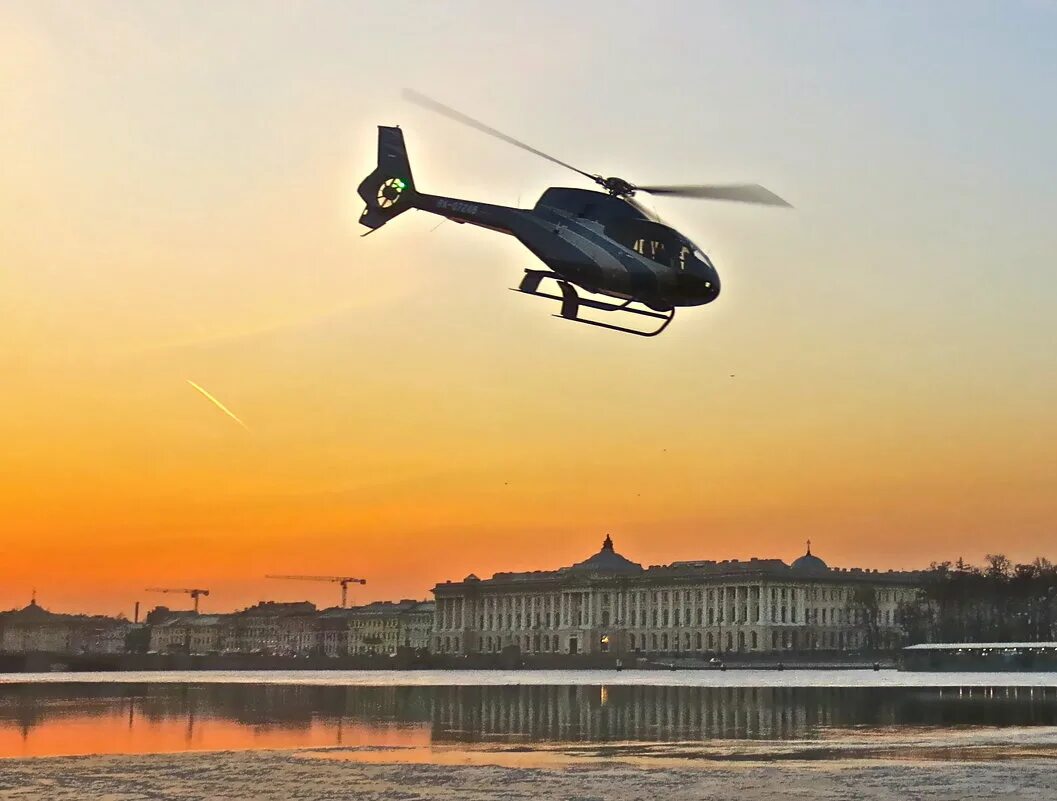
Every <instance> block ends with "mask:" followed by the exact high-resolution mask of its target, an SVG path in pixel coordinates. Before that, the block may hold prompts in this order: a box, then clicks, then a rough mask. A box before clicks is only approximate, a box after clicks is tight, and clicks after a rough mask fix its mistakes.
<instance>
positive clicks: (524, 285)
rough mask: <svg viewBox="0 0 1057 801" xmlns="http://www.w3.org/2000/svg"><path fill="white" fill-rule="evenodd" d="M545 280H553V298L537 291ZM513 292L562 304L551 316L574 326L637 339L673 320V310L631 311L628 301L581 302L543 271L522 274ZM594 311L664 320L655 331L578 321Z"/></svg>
mask: <svg viewBox="0 0 1057 801" xmlns="http://www.w3.org/2000/svg"><path fill="white" fill-rule="evenodd" d="M545 278H550V279H553V280H554V282H555V283H556V284H557V285H558V290H559V292H560V293H561V294H560V295H553V294H551V293H549V292H541V291H540V288H539V286H540V283H541V282H542V281H543V279H545ZM514 291H515V292H521V293H522V294H525V295H535V296H536V297H538V298H548V299H549V300H558V301H561V304H562V305H561V312H560V313H559V314H556V315H554V316H555V317H560V318H562V319H563V320H571V321H572V322H574V323H583V324H584V325H593V326H595V327H596V328H608V329H609V330H610V331H621V332H623V333H625V334H634V335H635V336H640V337H655V336H657V335H658V334H659V333H661V332H662V331H663V330H664V329H665V328H667V327H668V324H669V323H670V322H671V321H672V320H673V319H675V309H674V308H673V309H670V310H669V311H668V313H667V314H663V313H661V312H655V311H652V310H647V309H638V308H634V307H633V306H632V305H631V304H632V303H635V302H636V301H635V300H634V299H633V298H631V299H628V300H626V301H624V302H623V303H620V304H617V303H607V302H605V301H601V300H593V299H591V298H582V297H580V295H579V293H578V292H577V291H576V287H575V286H573V285H572V284H570V283H569V282H568V281H566V280H564V279H563V278H562V277H561V276H559V275H558V274H557V273H552V272H547V271H545V270H525V277H524V278H522V279H521V283H520V284H519V285H518V287H517V288H516V289H515V290H514ZM581 308H588V309H596V310H597V311H604V312H623V313H625V314H635V315H638V316H640V317H650V318H652V319H654V320H663V321H664V322H662V323H661V325H660V327H659V328H657V329H656V330H654V331H640V330H638V329H637V328H627V327H625V326H622V325H613V324H612V323H603V322H599V321H597V320H587V319H585V318H583V317H580V309H581Z"/></svg>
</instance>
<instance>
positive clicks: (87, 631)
mask: <svg viewBox="0 0 1057 801" xmlns="http://www.w3.org/2000/svg"><path fill="white" fill-rule="evenodd" d="M128 632H129V623H128V621H127V620H122V619H119V618H112V617H104V616H102V615H64V614H58V613H56V612H49V611H48V610H46V609H44V608H43V607H41V606H39V605H38V604H37V601H36V599H35V598H34V600H33V601H31V602H30V603H29V605H27V606H24V607H23V608H22V609H17V610H13V611H11V612H0V652H2V653H8V654H25V653H32V652H41V651H48V652H53V653H96V654H116V653H121V652H122V651H124V650H125V638H126V636H127V635H128Z"/></svg>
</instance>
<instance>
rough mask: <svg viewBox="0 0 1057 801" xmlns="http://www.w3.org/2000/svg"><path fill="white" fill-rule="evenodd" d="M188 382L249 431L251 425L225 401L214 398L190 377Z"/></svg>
mask: <svg viewBox="0 0 1057 801" xmlns="http://www.w3.org/2000/svg"><path fill="white" fill-rule="evenodd" d="M187 383H188V384H190V385H191V386H192V387H194V388H195V389H197V390H198V391H199V392H201V393H202V394H203V395H205V397H206V399H207V400H209V401H211V402H212V404H213V405H214V406H216V407H217V408H218V409H220V411H222V412H223V413H224V414H226V415H227V416H228V417H230V418H231V419H232V420H234V421H235V422H236V423H238V424H239V425H240V426H242V427H243V428H245V429H246V430H247V431H249V430H250V427H249V426H248V425H246V424H245V423H244V422H242V421H241V420H239V418H238V416H237V415H236V414H235V413H234V412H233V411H231V409H229V408H228V407H227V406H225V405H224V404H223V403H221V402H220V401H218V400H217V399H216V398H214V397H213V396H212V395H210V394H209V393H208V392H206V391H205V390H204V389H203V388H202V387H200V386H198V384H196V383H195V382H194V381H192V380H191V379H190V378H188V379H187Z"/></svg>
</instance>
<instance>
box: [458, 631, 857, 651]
mask: <svg viewBox="0 0 1057 801" xmlns="http://www.w3.org/2000/svg"><path fill="white" fill-rule="evenodd" d="M861 644H862V638H861V636H859V635H857V634H854V633H845V632H822V633H820V634H818V635H815V634H813V633H810V632H796V631H775V632H772V633H771V637H770V647H771V649H772V650H776V651H777V650H796V649H808V650H813V649H845V648H855V647H859V646H860V645H861ZM437 645H438V647H439V649H440V650H441V651H442V652H453V651H454V652H457V651H458V649H459V638H458V637H444V638H438V643H437ZM509 645H517V646H519V647H520V648H521V649H522V650H523V651H525V652H527V653H560V652H561V645H560V640H559V637H558V635H557V634H554V635H549V634H548V635H538V634H537V635H535V636H534V637H533V636H530V635H527V634H526V635H524V636H520V637H505V638H504V637H499V636H495V637H493V636H487V637H483V638H482V639H481V650H482V651H483V652H485V653H498V652H499V651H501V650H502V649H503V648H504V647H505V646H509ZM607 645H608V640H607V641H606V642H605V643H603V645H602V650H608V649H607V647H606V646H607ZM760 647H761V637H760V636H759V634H758V633H757V632H755V631H752V632H747V633H746V632H744V631H741V632H737V633H735V632H727V633H726V634H725V635H721V636H720V635H715V634H713V633H712V632H707V633H701V632H698V633H696V634H694V635H691V633H690V632H685V633H683V635H682V636H680V635H679V634H673V635H672V636H671V638H669V636H668V634H667V633H663V634H650V635H646V634H641V635H635V634H632V635H629V637H628V650H630V651H633V652H638V653H649V652H661V653H673V652H674V653H678V652H690V651H710V652H711V651H715V652H725V651H734V650H738V651H745V650H758V649H759V648H760Z"/></svg>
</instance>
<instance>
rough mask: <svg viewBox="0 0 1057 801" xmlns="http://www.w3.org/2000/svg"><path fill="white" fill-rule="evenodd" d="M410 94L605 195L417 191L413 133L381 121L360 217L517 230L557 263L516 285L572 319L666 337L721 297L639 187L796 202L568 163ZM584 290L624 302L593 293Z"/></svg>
mask: <svg viewBox="0 0 1057 801" xmlns="http://www.w3.org/2000/svg"><path fill="white" fill-rule="evenodd" d="M404 96H405V98H407V99H408V100H410V101H412V102H414V103H417V104H418V105H421V106H424V107H426V108H428V109H430V110H432V111H435V112H438V113H440V114H443V115H444V116H446V117H449V118H451V119H453V120H456V121H458V122H461V123H463V124H465V125H469V126H470V127H472V128H475V129H477V130H478V131H482V132H483V133H486V134H489V135H491V136H495V137H498V138H499V139H502V140H503V141H504V142H508V143H509V144H512V145H514V146H516V147H519V148H521V149H523V150H527V151H529V152H530V153H535V154H536V155H537V156H541V157H543V158H545V159H547V160H548V161H552V162H554V163H555V164H560V165H561V166H563V167H566V168H568V169H570V170H572V171H573V172H577V173H579V174H580V175H583V176H584V177H585V178H589V179H591V180H592V181H594V182H595V183H597V184H598V185H599V186H601V187H602V188H603V189H604V190H605V192H598V191H594V190H589V189H571V188H566V187H551V188H550V189H548V190H546V191H545V192H544V193H543V195H542V196H540V199H539V200H538V201H537V202H536V205H535V207H533V208H531V209H517V208H511V207H508V206H495V205H492V204H490V203H479V202H476V201H468V200H458V199H455V198H450V197H442V196H440V195H427V194H425V193H424V192H420V191H418V190H417V189H416V187H415V181H414V179H413V178H412V177H411V166H410V164H409V163H408V158H407V150H406V149H405V147H404V135H403V132H402V131H401V130H400V129H399V128H396V127H387V126H379V127H378V166H377V167H376V168H375V170H374V172H372V173H371V174H370V175H368V176H367V177H366V178H365V179H364V180H363V182H362V183H360V186H359V189H358V192H359V195H360V197H362V198H363V200H364V202H365V203H366V204H367V208H366V209H364V211H363V214H362V215H361V216H360V223H361V224H363V225H365V226H367V227H368V228H370V229H372V231H373V230H374V229H377V228H380V227H381V226H383V225H385V224H386V223H387V222H389V220H391V219H393V217H395V216H397V215H398V214H400V213H402V212H404V211H406V210H407V209H421V210H422V211H428V212H431V213H432V214H438V215H440V216H442V217H446V218H448V219H449V220H452V221H454V222H457V223H471V224H473V225H478V226H481V227H482V228H490V229H492V230H493V231H499V232H501V233H504V234H510V235H512V236H515V237H517V238H518V240H519V241H520V242H521V243H522V244H523V245H525V247H527V248H528V249H529V250H531V251H532V252H533V254H535V255H536V257H537V258H538V259H539V260H540V261H542V262H543V263H544V264H545V265H547V267H548V268H550V269H547V270H534V269H526V270H525V277H524V278H523V279H522V281H521V284H520V285H519V286H518V287H517V289H516V291H518V292H524V293H526V294H529V295H536V296H537V297H542V298H549V299H551V300H558V301H561V314H560V315H556V316H561V317H563V318H565V319H567V320H573V321H575V322H578V323H586V324H588V325H594V326H599V327H601V328H608V329H611V330H614V331H623V332H625V333H629V334H637V335H639V336H656V335H657V334H659V333H661V332H662V331H663V330H664V329H665V328H666V327H667V326H668V324H669V323H670V322H671V321H672V319H673V318H674V317H675V309H676V307H677V306H701V305H704V304H705V303H711V302H712V301H713V300H715V299H716V297H717V296H718V295H719V274H718V273H717V272H716V268H715V266H714V265H713V264H712V262H711V261H710V260H709V258H708V256H706V255H705V254H704V252H702V250H701V249H700V248H698V247H697V246H696V245H695V244H694V243H693V242H691V241H690V240H689V239H687V238H686V237H685V236H683V235H682V234H680V233H679V232H678V231H676V230H675V229H674V228H671V227H670V226H667V225H665V224H664V223H662V222H661V221H660V220H659V219H658V218H657V217H656V216H655V215H653V214H652V213H650V212H649V211H648V210H647V209H646V208H645V207H643V206H642V205H640V204H639V203H638V202H636V201H635V200H634V196H635V193H636V192H646V193H648V194H651V195H668V196H673V197H690V198H705V199H709V200H733V201H740V202H743V203H761V204H764V205H769V206H789V204H788V203H786V202H785V201H784V200H782V199H781V198H780V197H778V196H777V195H775V194H774V193H772V192H770V191H768V190H766V189H764V188H763V187H762V186H758V185H756V184H742V185H734V186H710V185H689V186H687V185H678V186H636V185H634V184H631V183H628V182H627V181H625V180H624V179H623V178H603V177H602V176H601V175H593V174H591V173H588V172H584V171H583V170H580V169H577V168H576V167H573V166H572V165H570V164H566V163H565V162H564V161H559V160H558V159H556V158H554V157H553V156H549V155H547V154H546V153H543V152H541V151H539V150H536V149H535V148H533V147H529V146H528V145H526V144H524V143H523V142H519V141H518V140H516V139H513V138H512V137H509V136H507V135H506V134H504V133H501V132H499V131H497V130H495V129H494V128H491V127H489V126H487V125H485V124H484V123H481V122H478V121H477V120H475V119H473V118H471V117H468V116H466V115H465V114H462V113H461V112H458V111H456V110H455V109H452V108H449V107H448V106H445V105H443V104H441V103H438V102H437V101H435V100H431V99H430V98H428V97H425V96H424V95H421V94H418V93H417V92H413V91H410V90H405V92H404ZM368 233H371V231H369V232H368ZM366 235H367V234H364V236H366ZM544 279H552V280H554V281H555V283H556V284H557V286H558V290H559V293H560V294H557V295H555V294H549V293H547V292H542V291H540V283H541V282H542V281H543V280H544ZM576 287H580V288H581V289H583V290H586V291H587V292H590V293H593V294H597V295H605V296H608V297H611V298H616V299H618V300H620V301H622V302H621V303H610V302H606V301H602V300H596V299H593V298H583V297H580V295H579V294H578V293H577V291H576ZM632 304H638V306H645V307H646V308H638V307H636V306H633V305H632ZM582 307H586V308H589V309H596V310H598V311H603V312H626V313H629V314H635V315H640V316H643V317H648V318H653V319H656V320H661V321H663V322H662V323H661V325H660V327H658V328H656V329H654V330H652V331H642V330H638V329H635V328H627V327H624V326H622V325H614V324H611V323H603V322H598V321H595V320H590V319H585V318H583V317H581V316H580V309H581V308H582Z"/></svg>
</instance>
